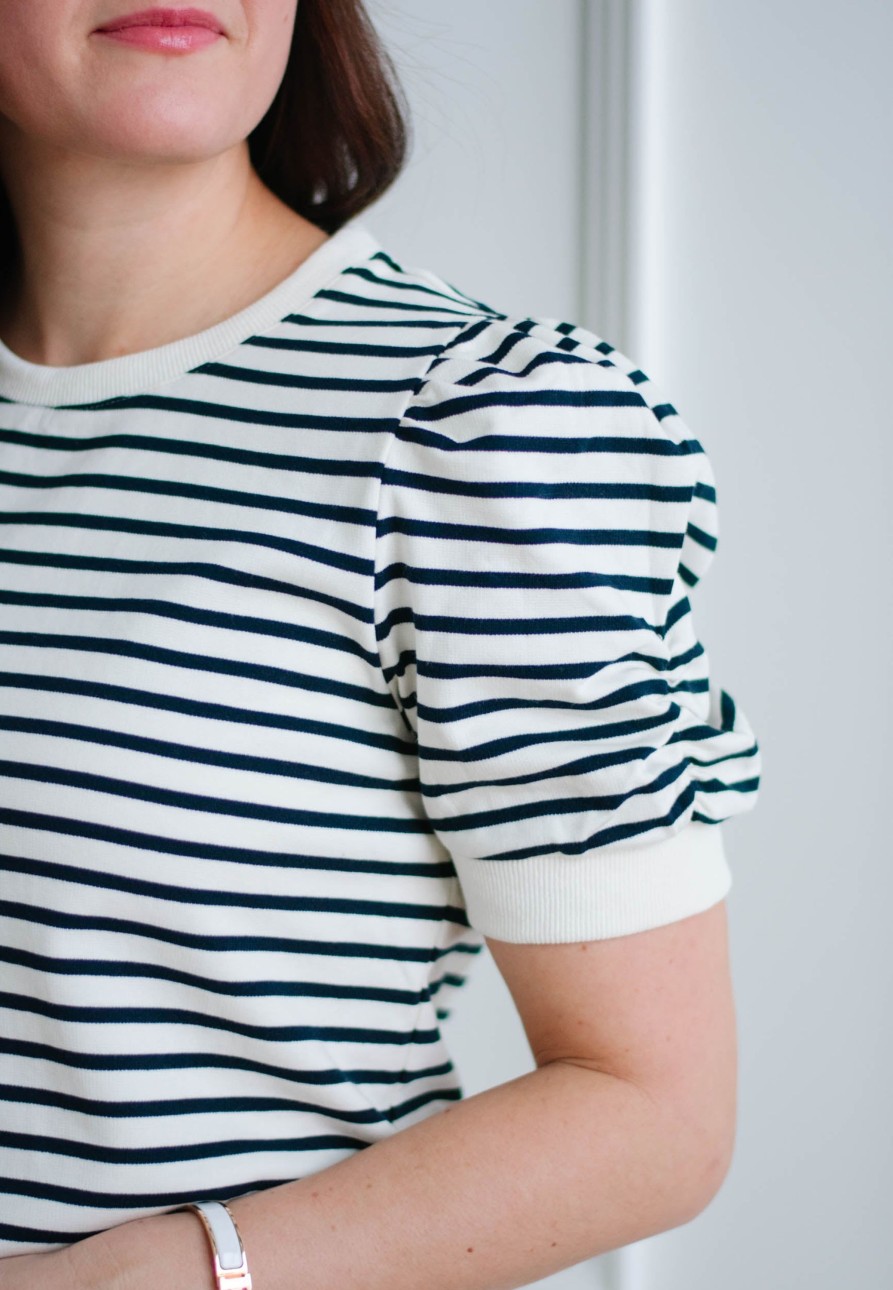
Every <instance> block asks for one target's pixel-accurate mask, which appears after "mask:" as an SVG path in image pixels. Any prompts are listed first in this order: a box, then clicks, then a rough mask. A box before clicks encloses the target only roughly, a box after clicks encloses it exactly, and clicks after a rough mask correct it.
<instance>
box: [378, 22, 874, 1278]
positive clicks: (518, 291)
mask: <svg viewBox="0 0 893 1290" xmlns="http://www.w3.org/2000/svg"><path fill="white" fill-rule="evenodd" d="M587 6H588V14H586V15H585V16H586V17H588V22H586V23H584V14H585V11H586V7H587ZM369 8H370V12H371V13H372V15H373V17H374V19H375V21H376V23H377V25H378V26H379V29H380V30H381V31H382V33H383V35H384V36H385V38H386V40H387V43H388V47H389V48H390V50H391V52H392V54H393V56H394V58H395V59H396V61H397V64H398V66H399V68H400V71H401V74H402V77H403V80H404V83H405V84H406V87H407V90H408V92H409V95H410V99H411V103H412V108H413V114H414V124H415V128H416V133H417V140H416V146H415V151H414V154H413V157H412V159H411V161H410V164H409V167H408V169H407V171H406V172H405V173H404V175H403V176H402V177H401V179H400V180H399V181H398V183H397V184H396V185H395V187H394V189H393V190H392V191H391V193H389V194H387V195H386V196H385V197H384V198H383V199H382V200H381V201H380V202H379V203H378V204H377V205H376V206H375V207H374V208H372V210H370V211H369V212H368V213H367V215H366V217H365V218H366V220H367V222H368V223H369V224H370V225H371V226H372V227H373V228H374V230H375V231H376V233H377V234H378V235H379V237H380V238H381V239H382V240H383V241H384V242H385V243H386V245H387V248H388V249H389V250H390V252H391V253H392V254H393V255H394V256H395V257H396V258H397V259H398V260H400V261H401V262H404V263H407V264H419V265H423V266H426V267H430V268H432V269H434V270H435V271H437V272H439V273H440V274H441V275H442V276H444V277H445V278H446V279H447V280H449V281H452V282H454V283H455V285H457V286H458V287H460V288H461V289H462V290H465V291H467V292H468V293H469V294H471V295H473V296H476V297H477V298H479V299H483V300H485V301H487V302H488V303H491V304H493V305H495V306H496V307H498V308H500V309H502V310H504V311H506V312H521V313H536V314H544V315H547V316H557V317H563V318H566V319H569V320H574V321H579V322H582V323H583V324H584V325H586V326H589V327H591V328H592V329H593V330H594V331H596V332H598V333H599V334H600V335H602V336H604V337H605V338H606V339H609V340H610V341H612V343H614V344H615V345H618V346H619V347H620V348H621V349H623V350H624V351H625V352H626V353H628V354H629V355H630V356H631V357H634V358H635V359H636V360H637V362H638V363H639V364H640V365H641V366H642V367H643V369H644V370H645V371H646V372H648V374H649V375H650V376H651V377H652V378H653V379H654V380H655V381H656V382H657V383H658V384H660V385H661V386H662V387H663V388H664V390H665V392H666V394H667V396H668V397H669V398H670V400H671V401H672V402H673V404H674V405H675V406H676V407H677V409H678V410H679V411H680V413H681V414H682V416H683V418H684V419H685V421H686V422H687V423H688V425H689V427H690V428H691V430H692V432H693V433H694V434H695V435H696V436H697V437H698V438H700V439H701V441H702V442H703V444H704V446H705V447H706V448H707V450H708V452H709V454H710V457H711V461H712V462H713V465H714V470H715V473H716V479H717V492H718V500H719V513H720V540H719V548H718V552H717V558H716V560H715V562H714V565H713V567H712V569H711V571H710V573H709V575H708V577H707V578H706V579H705V580H704V581H703V582H702V583H701V584H700V585H699V587H698V588H697V591H696V593H695V600H694V602H693V603H694V606H695V615H696V618H697V619H698V623H699V629H700V633H701V636H702V639H703V640H704V642H705V644H706V646H707V648H708V652H709V655H710V659H711V664H712V669H713V672H714V675H715V676H716V677H717V678H718V679H719V680H720V682H721V684H723V685H724V686H725V687H726V688H727V689H729V690H730V692H731V693H732V694H733V695H734V696H735V698H736V700H737V701H738V702H739V703H740V704H741V706H742V707H743V708H744V709H745V711H746V712H747V714H748V716H749V717H750V719H751V721H752V723H753V725H754V728H755V730H756V731H757V735H758V738H759V739H760V743H761V748H762V751H763V783H762V788H761V795H760V802H759V805H758V808H757V810H756V811H755V812H753V813H752V814H750V815H748V816H744V817H741V818H739V819H738V820H736V821H734V822H731V823H730V824H729V825H728V826H727V828H726V834H725V836H726V843H727V851H728V854H729V859H730V863H731V867H732V870H733V876H734V885H733V888H732V891H731V893H730V895H729V898H728V905H729V915H730V926H731V934H732V955H733V971H734V976H735V985H736V998H737V1006H738V1021H739V1037H740V1075H741V1082H740V1096H739V1121H738V1142H737V1148H736V1154H735V1160H734V1163H733V1166H732V1170H731V1173H730V1175H729V1177H728V1178H727V1180H726V1183H725V1185H724V1187H723V1189H722V1191H721V1192H720V1194H719V1196H718V1197H717V1198H716V1199H715V1200H714V1202H713V1203H712V1205H711V1206H710V1207H709V1208H708V1210H707V1211H705V1213H703V1214H702V1215H700V1216H699V1217H698V1218H697V1219H696V1220H695V1221H694V1222H693V1223H690V1224H687V1225H686V1226H685V1227H683V1228H678V1229H675V1230H674V1231H672V1232H668V1233H665V1234H662V1235H660V1236H657V1237H654V1238H651V1239H650V1240H648V1241H644V1242H639V1243H638V1244H637V1245H635V1246H632V1247H629V1248H628V1249H627V1250H626V1251H623V1252H621V1253H619V1254H617V1255H607V1256H604V1258H602V1259H598V1260H595V1261H593V1262H592V1263H591V1264H587V1265H582V1266H581V1267H580V1268H578V1269H573V1270H570V1271H568V1272H567V1273H564V1274H561V1275H560V1276H559V1277H557V1278H551V1279H550V1282H554V1283H555V1285H556V1286H557V1285H558V1284H559V1283H561V1286H562V1290H571V1287H573V1290H600V1288H601V1287H605V1288H607V1287H609V1286H610V1288H611V1290H718V1288H720V1287H721V1290H753V1288H754V1287H757V1286H759V1287H767V1290H805V1288H806V1287H809V1290H832V1288H833V1290H837V1288H838V1287H840V1286H842V1285H846V1286H850V1285H853V1286H856V1287H859V1290H882V1288H883V1287H886V1286H889V1285H893V1255H891V1251H890V1248H889V1246H888V1243H887V1242H886V1240H885V1239H884V1238H885V1234H886V1228H887V1222H888V1220H887V1210H888V1207H889V1196H890V1190H891V1189H890V1184H889V1178H888V1176H887V1172H888V1171H887V1169H886V1166H889V1164H890V1163H891V1157H893V1153H891V1145H893V1143H891V1136H893V1135H891V1127H893V1118H891V1114H890V1111H889V1098H890V1095H889V1092H888V1078H887V1077H888V1072H889V1070H890V1068H891V1056H893V1053H891V1048H893V1044H891V1037H890V1027H889V1025H888V1024H887V1018H888V1015H889V1002H890V1000H891V988H890V987H891V975H893V972H891V959H890V956H889V954H888V953H887V952H886V944H887V936H886V935H885V933H886V924H887V923H888V921H889V914H888V909H889V907H890V905H891V903H893V901H891V896H893V879H891V871H890V858H891V848H890V846H889V844H888V843H886V839H885V838H884V837H883V836H882V830H881V812H882V809H883V805H884V803H885V796H886V792H885V790H886V789H887V784H888V782H889V781H890V778H891V772H893V761H891V757H890V754H889V751H888V748H889V744H888V729H889V728H890V724H891V715H893V712H891V702H890V673H891V658H890V655H891V650H890V646H889V641H890V639H891V630H893V622H891V614H890V609H891V591H890V589H891V582H893V579H891V573H890V562H891V560H893V544H891V540H890V539H891V531H890V530H891V520H890V513H891V504H890V501H889V499H888V496H887V492H888V489H889V488H890V487H891V486H893V471H891V460H890V458H891V450H890V443H891V434H890V431H889V429H888V423H889V413H888V412H887V410H886V407H885V408H884V409H883V410H882V398H883V396H885V395H886V393H887V390H886V386H887V384H888V382H887V373H888V372H889V370H890V367H891V364H890V359H889V346H890V343H891V337H893V328H891V322H893V316H891V305H890V301H891V299H893V290H891V288H893V280H891V279H893V268H891V266H893V191H891V189H893V181H891V168H890V163H889V156H888V154H889V142H888V136H889V133H890V123H891V120H893V89H891V78H890V77H889V74H888V66H889V62H890V54H891V51H893V5H887V4H884V3H882V2H881V0H849V3H848V4H847V5H845V6H842V5H836V6H834V7H833V8H832V6H831V5H830V4H829V3H827V0H772V2H770V0H749V2H748V3H746V4H745V3H744V0H724V2H723V3H716V0H548V2H547V0H487V2H486V3H485V4H473V3H471V0H453V2H452V3H450V4H449V5H443V4H440V3H435V2H434V0H370V4H369ZM605 15H607V16H609V17H611V16H612V15H613V18H614V19H616V18H617V17H618V15H621V16H622V15H627V16H629V17H630V19H631V23H630V30H631V33H632V36H633V41H632V51H631V52H632V55H633V57H632V62H631V66H630V67H629V68H626V67H623V66H621V67H620V72H621V73H626V72H627V71H628V72H629V83H628V90H629V104H628V107H629V117H628V120H627V121H626V126H627V127H628V135H624V137H625V138H626V155H627V160H628V162H629V166H630V185H629V192H628V194H626V195H625V200H627V202H628V204H627V207H626V212H625V220H624V221H623V231H624V233H625V234H626V237H625V239H621V241H620V242H619V241H618V239H617V237H616V236H614V237H613V239H612V240H611V245H612V246H615V247H616V246H618V245H621V243H622V241H623V240H625V242H626V252H625V254H626V256H627V257H628V263H626V264H624V265H623V266H615V267H617V268H618V273H617V274H615V275H614V276H613V277H611V275H609V277H611V283H612V291H611V293H610V298H609V295H608V294H607V293H604V294H601V293H599V292H598V291H593V290H592V284H593V283H597V282H599V281H600V280H601V281H605V280H606V279H605V277H604V275H601V279H600V277H599V274H597V273H593V272H592V266H593V264H595V263H596V262H597V261H598V259H599V256H600V255H601V254H602V252H603V243H604V235H605V233H606V230H605V228H603V227H602V225H601V224H600V222H599V221H598V220H595V219H593V218H592V211H593V204H592V181H593V171H594V167H595V168H596V170H597V167H596V162H595V159H594V156H593V149H594V141H595V140H596V138H597V136H598V128H593V123H592V121H591V120H589V121H587V120H586V116H585V114H586V112H592V111H595V110H600V111H604V105H602V108H601V109H598V104H599V103H600V102H602V96H601V93H600V91H601V86H600V85H598V84H593V82H592V78H593V77H596V76H605V73H604V71H603V70H602V69H600V68H599V63H598V53H599V51H598V50H597V49H596V50H595V51H593V42H592V39H591V36H592V33H593V32H595V31H599V30H602V27H601V20H602V18H603V17H604V16H605ZM609 25H610V24H609ZM615 26H616V23H615ZM587 33H588V35H589V37H590V39H588V40H587V39H586V36H587ZM593 52H594V54H595V57H590V61H589V62H588V63H587V61H586V60H587V56H591V55H593ZM621 56H622V49H620V52H619V53H612V55H611V58H612V61H611V63H610V68H609V70H610V73H611V76H612V77H613V78H615V79H616V76H617V73H618V65H617V60H618V59H620V58H621ZM587 76H588V77H589V84H588V85H587V84H586V81H585V78H586V77H587ZM599 124H600V123H598V122H597V123H596V127H597V126H598V125H599ZM618 128H619V127H618ZM618 137H620V136H618ZM598 173H600V172H598ZM619 173H620V172H619V170H618V174H619ZM584 199H585V201H584ZM608 231H610V230H608ZM613 233H614V234H615V235H616V233H617V228H616V227H615V228H614V229H613ZM620 269H622V270H623V271H622V272H620V271H619V270H620ZM618 281H622V282H625V283H626V285H627V288H628V290H627V292H626V296H625V298H624V300H623V301H622V302H621V303H622V305H623V308H618V301H617V299H616V298H615V296H616V292H615V291H614V290H613V287H614V286H616V283H617V282H618ZM446 1033H447V1037H448V1041H449V1043H450V1044H451V1047H452V1050H453V1052H454V1056H455V1059H456V1062H457V1065H458V1066H459V1069H460V1071H461V1072H462V1075H463V1081H464V1085H465V1089H466V1092H467V1093H469V1094H471V1093H474V1092H476V1091H477V1090H478V1089H479V1088H483V1087H485V1086H487V1085H491V1084H495V1083H498V1082H501V1081H502V1080H505V1079H509V1078H512V1077H514V1076H515V1075H517V1074H519V1073H520V1072H521V1071H522V1070H526V1069H530V1068H531V1066H532V1062H531V1060H530V1055H529V1050H528V1049H527V1046H526V1041H525V1040H524V1037H523V1032H522V1031H521V1029H520V1024H519V1022H518V1020H517V1017H516V1016H515V1015H514V1013H513V1011H512V1005H511V1001H510V998H509V997H508V994H507V991H506V990H505V987H504V985H503V984H502V982H501V979H500V978H499V976H498V973H497V972H496V970H495V967H494V966H493V964H492V960H490V959H489V958H488V957H485V958H484V959H483V961H481V962H479V963H478V964H477V965H476V966H475V968H474V976H473V978H472V980H471V982H470V983H469V985H468V987H467V990H466V992H465V997H464V998H457V1001H456V1014H455V1016H454V1017H453V1018H452V1019H451V1020H450V1021H449V1022H448V1023H447V1024H446Z"/></svg>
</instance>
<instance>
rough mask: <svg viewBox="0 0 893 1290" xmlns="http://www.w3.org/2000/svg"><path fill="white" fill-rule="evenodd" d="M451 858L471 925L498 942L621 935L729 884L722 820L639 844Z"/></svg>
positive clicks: (676, 913)
mask: <svg viewBox="0 0 893 1290" xmlns="http://www.w3.org/2000/svg"><path fill="white" fill-rule="evenodd" d="M453 863H454V865H455V868H456V873H457V874H458V877H459V883H460V885H461V887H462V894H463V896H464V899H465V907H466V911H467V913H468V919H469V922H470V923H471V925H472V927H474V928H476V929H477V930H478V931H479V932H481V933H482V934H483V935H485V936H492V937H495V938H496V939H497V940H502V941H515V942H538V943H541V944H544V943H551V942H560V941H578V940H579V941H584V940H604V939H607V938H608V937H610V936H627V935H629V934H630V933H631V932H643V931H647V930H648V929H649V928H652V927H661V926H663V924H665V923H673V922H676V921H677V920H678V919H681V918H688V917H689V916H690V915H691V914H698V913H700V912H701V911H702V910H704V909H709V908H710V907H711V906H712V905H715V904H717V902H718V901H720V900H722V899H723V897H724V896H725V895H726V894H727V892H728V891H729V889H730V888H731V885H732V873H731V870H730V869H729V865H728V861H727V859H726V854H725V846H724V842H723V838H722V835H721V826H720V825H718V824H704V823H702V822H701V821H700V820H691V821H689V822H688V823H687V824H686V825H685V826H684V827H683V828H682V829H680V830H679V832H678V833H674V834H673V835H672V836H671V837H669V838H663V839H661V840H660V841H659V842H651V843H646V844H644V845H641V846H638V847H635V846H608V847H601V848H598V847H596V848H595V849H594V850H593V851H591V852H589V853H587V854H584V855H579V856H572V855H565V854H563V853H559V852H553V853H551V854H547V855H542V856H529V857H526V858H524V859H522V860H478V859H469V858H467V857H462V856H458V857H454V858H453Z"/></svg>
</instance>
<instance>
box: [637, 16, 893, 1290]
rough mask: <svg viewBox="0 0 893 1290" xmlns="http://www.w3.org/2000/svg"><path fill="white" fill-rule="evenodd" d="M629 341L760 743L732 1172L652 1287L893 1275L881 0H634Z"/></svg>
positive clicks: (654, 1246)
mask: <svg viewBox="0 0 893 1290" xmlns="http://www.w3.org/2000/svg"><path fill="white" fill-rule="evenodd" d="M642 16H643V19H644V22H643V25H642V31H643V34H644V38H645V49H644V55H645V57H644V68H643V70H646V69H647V74H646V76H645V77H644V83H645V85H646V86H647V87H648V89H647V93H646V96H645V97H646V98H647V101H648V107H647V111H646V113H645V116H644V133H643V137H642V138H641V139H640V145H641V146H640V151H639V158H640V166H641V169H642V171H643V172H644V175H645V181H644V183H643V186H642V197H643V207H644V208H643V210H641V211H640V212H639V216H640V220H639V227H640V230H641V237H640V243H639V246H638V247H637V248H634V255H635V258H636V259H637V261H638V264H639V268H640V274H639V291H638V296H637V300H636V302H635V307H634V309H633V311H632V332H631V335H632V338H631V341H630V344H631V345H632V346H634V352H635V353H636V356H637V358H638V359H639V361H640V362H641V364H642V366H643V367H644V369H645V371H647V372H648V373H649V374H650V375H652V376H653V377H654V379H655V380H660V381H661V382H664V383H665V384H666V386H667V388H668V390H672V394H671V399H672V401H673V403H674V404H675V406H676V407H677V408H678V409H679V411H680V412H681V413H682V415H683V416H684V417H685V418H686V420H687V421H688V422H689V424H690V425H691V427H692V429H693V430H694V432H695V433H696V434H697V435H698V436H699V437H701V439H702V441H703V442H704V444H705V446H706V447H707V448H708V451H709V452H710V455H711V458H712V460H713V462H714V465H715V468H716V475H717V496H718V502H719V514H720V525H721V528H720V542H719V547H718V551H717V558H716V560H715V562H714V565H713V568H712V570H711V572H710V574H709V575H708V577H707V579H706V580H705V581H704V583H703V584H702V585H701V586H699V588H698V591H697V594H698V595H699V596H700V598H701V603H700V606H699V607H698V608H697V609H696V613H698V614H699V615H700V626H701V630H702V635H703V636H704V638H705V640H706V641H708V642H709V647H710V653H711V657H712V663H713V666H714V670H715V671H716V673H717V675H721V676H722V677H723V678H725V680H724V684H727V685H728V686H729V688H730V689H731V690H732V692H733V693H734V694H736V696H737V697H738V699H739V701H740V703H741V704H742V706H743V707H744V709H745V710H746V711H747V712H748V714H749V715H750V717H751V720H752V722H753V725H754V729H755V730H756V731H757V734H758V738H759V739H760V743H761V748H762V751H763V762H764V770H763V782H762V786H761V799H760V804H759V806H758V809H757V810H756V811H755V812H754V813H752V814H751V815H750V816H748V817H743V818H741V819H739V820H738V821H736V822H735V823H734V825H733V826H732V827H730V828H729V829H728V831H727V841H728V851H729V860H730V865H731V867H732V870H733V874H734V886H733V889H732V891H731V892H730V894H729V913H730V924H731V934H732V951H733V970H734V975H735V983H736V997H737V1005H738V1017H739V1035H740V1076H741V1082H740V1090H739V1127H738V1142H737V1149H736V1155H735V1160H734V1163H733V1166H732V1171H731V1174H730V1175H729V1177H728V1179H727V1180H726V1183H725V1186H724V1187H723V1190H722V1191H721V1193H720V1195H719V1196H718V1197H717V1198H716V1200H715V1201H714V1203H713V1205H712V1206H711V1207H710V1208H709V1209H708V1210H707V1211H706V1212H705V1213H704V1214H702V1215H701V1216H700V1217H699V1218H698V1219H697V1220H696V1222H695V1223H693V1224H691V1225H689V1226H688V1227H686V1228H681V1229H677V1230H676V1231H674V1232H670V1233H666V1234H663V1235H661V1236H659V1237H656V1238H654V1239H653V1240H652V1241H650V1242H648V1245H649V1251H648V1254H649V1267H650V1268H651V1269H652V1274H651V1277H650V1278H649V1280H648V1281H647V1282H646V1284H648V1285H649V1286H654V1287H655V1288H657V1287H659V1288H660V1290H683V1288H684V1290H707V1287H710V1288H711V1290H715V1288H716V1287H720V1286H721V1287H722V1290H752V1288H753V1287H755V1286H760V1287H762V1286H767V1287H772V1290H788V1288H789V1287H790V1290H801V1288H803V1287H809V1290H832V1287H833V1288H835V1290H836V1288H837V1287H840V1286H844V1285H845V1286H854V1287H859V1290H881V1288H882V1287H886V1286H891V1285H893V1253H891V1247H890V1243H889V1241H888V1239H887V1232H888V1229H889V1223H890V1199H891V1196H893V1187H891V1183H890V1166H891V1164H893V1151H891V1146H893V1141H891V1139H893V1115H891V1111H890V1102H891V1094H890V1078H889V1075H890V1070H891V1065H893V1042H891V1027H890V1024H889V1018H890V1005H891V1000H893V991H891V984H893V981H891V978H893V971H891V958H890V954H889V951H888V943H889V939H890V934H889V925H890V908H891V904H893V877H891V860H893V848H891V845H890V840H889V830H888V828H887V827H885V825H884V821H883V819H882V816H883V815H884V813H885V807H886V801H887V794H888V792H889V791H890V790H889V785H890V781H891V777H893V758H891V755H890V729H891V717H893V705H891V699H890V695H891V685H890V676H891V664H893V659H891V653H893V651H891V639H893V616H891V608H893V595H891V588H893V577H891V561H893V542H891V519H890V516H891V502H890V490H891V487H893V468H891V467H893V460H891V458H893V453H891V431H890V420H891V413H890V407H889V399H888V387H889V375H890V372H891V357H890V349H891V343H893V306H891V301H893V179H891V166H890V132H891V122H893V80H891V77H890V58H891V53H893V5H889V4H884V3H875V2H873V0H849V2H848V3H847V4H846V5H839V4H833V5H832V4H831V3H828V0H748V3H746V4H745V3H743V0H730V2H728V3H723V4H717V3H712V2H711V0H650V2H649V3H648V4H646V5H643V6H642Z"/></svg>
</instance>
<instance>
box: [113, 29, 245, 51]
mask: <svg viewBox="0 0 893 1290" xmlns="http://www.w3.org/2000/svg"><path fill="white" fill-rule="evenodd" d="M95 35H97V36H104V37H105V38H106V39H107V40H117V41H119V42H120V43H121V44H123V45H134V46H136V48H138V49H155V50H159V51H161V52H163V53H175V54H180V53H189V51H190V50H193V49H204V48H205V46H206V45H213V44H214V42H215V41H216V40H220V39H221V33H220V32H219V31H212V30H211V29H210V27H117V28H115V29H114V30H113V31H97V32H96V33H95Z"/></svg>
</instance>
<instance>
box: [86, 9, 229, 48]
mask: <svg viewBox="0 0 893 1290" xmlns="http://www.w3.org/2000/svg"><path fill="white" fill-rule="evenodd" d="M134 27H137V28H150V30H154V31H159V30H163V28H174V30H177V28H179V30H181V32H182V28H187V30H191V31H195V30H196V28H201V30H203V31H205V32H213V34H214V35H218V36H223V35H226V32H225V30H223V25H222V22H221V21H219V18H217V17H214V14H213V13H208V10H206V9H141V10H139V12H138V13H128V14H124V15H123V17H121V18H112V19H111V21H110V22H105V23H103V25H102V26H101V27H97V31H98V32H101V34H102V35H103V36H110V35H112V34H114V32H120V31H130V30H133V28H134ZM204 43H205V44H206V43H208V41H206V40H205V41H204Z"/></svg>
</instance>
